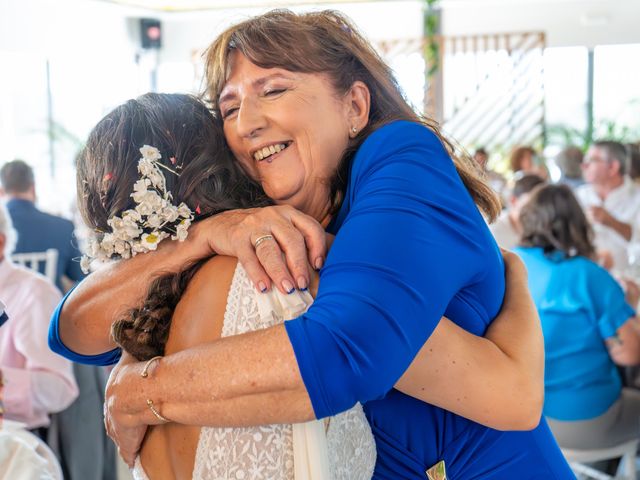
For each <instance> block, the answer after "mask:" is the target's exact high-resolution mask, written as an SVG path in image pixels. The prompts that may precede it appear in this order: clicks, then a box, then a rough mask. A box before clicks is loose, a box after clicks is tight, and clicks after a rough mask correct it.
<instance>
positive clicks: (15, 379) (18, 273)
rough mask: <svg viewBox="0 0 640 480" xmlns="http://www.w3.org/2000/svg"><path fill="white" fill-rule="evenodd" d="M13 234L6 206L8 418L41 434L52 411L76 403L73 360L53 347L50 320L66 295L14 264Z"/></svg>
mask: <svg viewBox="0 0 640 480" xmlns="http://www.w3.org/2000/svg"><path fill="white" fill-rule="evenodd" d="M13 236H14V234H13V228H12V226H11V220H10V219H9V216H8V215H7V212H6V210H5V208H4V207H0V299H2V302H3V303H4V304H5V305H6V314H7V316H8V320H7V321H6V322H5V323H4V324H3V325H2V327H0V370H1V371H2V378H3V381H4V388H3V397H4V398H3V403H4V410H5V417H6V418H7V419H9V420H14V421H17V422H21V423H24V424H26V426H27V428H29V429H31V430H36V431H38V429H42V428H44V427H47V426H48V425H49V414H50V413H52V412H59V411H61V410H64V409H65V408H67V407H68V406H69V405H70V404H71V402H73V400H74V399H75V398H76V397H77V396H78V387H77V386H76V382H75V380H74V377H73V370H72V366H71V362H69V361H68V360H66V359H63V358H62V357H60V356H58V355H56V354H54V353H53V352H52V351H51V350H49V347H48V345H47V332H48V329H49V317H50V316H51V314H52V313H53V311H54V310H55V308H56V306H57V304H58V302H59V301H60V299H61V298H62V295H60V292H59V291H58V289H57V288H56V287H55V286H54V285H53V284H52V283H51V282H49V280H47V279H46V278H45V277H43V276H42V275H40V274H38V273H36V272H32V271H30V270H27V269H24V268H22V267H19V266H16V265H13V264H12V263H11V261H10V260H9V258H8V253H9V246H10V245H12V243H13V241H12V238H13ZM38 433H41V432H38Z"/></svg>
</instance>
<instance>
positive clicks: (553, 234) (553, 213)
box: [520, 184, 595, 259]
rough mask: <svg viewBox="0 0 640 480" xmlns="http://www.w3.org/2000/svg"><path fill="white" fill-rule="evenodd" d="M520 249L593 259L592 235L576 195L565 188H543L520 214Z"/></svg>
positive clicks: (537, 190)
mask: <svg viewBox="0 0 640 480" xmlns="http://www.w3.org/2000/svg"><path fill="white" fill-rule="evenodd" d="M520 223H521V225H522V235H521V242H520V243H521V245H523V246H525V247H542V249H543V250H544V252H545V253H546V254H550V253H553V252H561V253H563V254H564V255H565V256H566V257H575V256H577V255H580V256H583V257H587V258H591V259H593V258H594V255H595V248H594V246H593V231H592V229H591V226H590V225H589V221H588V220H587V217H586V216H585V214H584V211H583V210H582V207H580V204H579V203H578V200H576V197H575V196H574V195H573V192H572V191H571V189H570V188H569V187H567V186H566V185H553V184H552V185H541V186H540V187H537V188H536V189H534V190H533V191H532V193H531V196H530V197H529V200H528V201H527V202H526V203H525V204H524V206H523V207H522V210H520Z"/></svg>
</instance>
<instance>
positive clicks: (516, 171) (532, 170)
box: [509, 146, 549, 180]
mask: <svg viewBox="0 0 640 480" xmlns="http://www.w3.org/2000/svg"><path fill="white" fill-rule="evenodd" d="M509 165H510V167H511V171H512V172H513V175H514V178H515V179H516V180H517V179H518V178H519V177H521V176H522V175H528V174H533V175H538V176H539V177H542V178H543V179H544V180H547V179H548V178H549V172H548V170H547V167H546V166H545V164H544V162H543V161H542V160H541V159H540V157H539V156H538V154H537V153H536V151H535V150H534V149H533V148H532V147H529V146H520V147H516V148H514V149H513V150H512V151H511V155H510V156H509Z"/></svg>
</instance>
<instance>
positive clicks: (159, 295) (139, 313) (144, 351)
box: [111, 259, 207, 361]
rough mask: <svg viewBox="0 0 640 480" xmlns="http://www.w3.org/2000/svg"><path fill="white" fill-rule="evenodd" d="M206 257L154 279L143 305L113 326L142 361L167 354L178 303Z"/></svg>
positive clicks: (114, 332) (116, 337)
mask: <svg viewBox="0 0 640 480" xmlns="http://www.w3.org/2000/svg"><path fill="white" fill-rule="evenodd" d="M206 260H207V259H205V260H200V261H198V262H196V263H193V264H192V265H190V266H188V267H187V268H185V269H184V270H182V271H180V272H177V273H167V274H164V275H162V276H160V277H158V278H156V279H155V280H153V282H152V283H151V285H150V286H149V290H148V292H147V297H146V298H145V299H144V303H143V304H142V306H140V307H135V308H132V309H131V310H129V311H128V312H127V313H126V314H125V315H124V318H122V319H120V320H117V321H116V322H114V323H113V325H112V326H111V335H112V336H113V339H114V341H115V342H116V343H117V344H118V345H120V346H121V347H122V349H123V350H125V351H126V352H127V353H129V354H131V355H133V356H134V357H135V358H136V359H138V360H140V361H142V360H148V359H150V358H153V357H155V356H158V355H164V348H165V345H166V343H167V339H168V338H169V329H170V328H171V319H172V317H173V312H174V310H175V308H176V305H178V302H179V301H180V298H181V297H182V294H183V293H184V291H185V289H186V288H187V285H188V284H189V281H190V280H191V279H192V278H193V276H194V275H195V274H196V272H197V271H198V270H199V269H200V267H201V266H202V265H203V264H204V263H205V262H206Z"/></svg>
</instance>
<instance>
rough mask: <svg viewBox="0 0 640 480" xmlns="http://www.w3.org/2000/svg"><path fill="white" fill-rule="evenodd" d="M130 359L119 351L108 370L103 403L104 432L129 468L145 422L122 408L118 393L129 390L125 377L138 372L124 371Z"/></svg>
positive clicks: (125, 392)
mask: <svg viewBox="0 0 640 480" xmlns="http://www.w3.org/2000/svg"><path fill="white" fill-rule="evenodd" d="M133 362H135V359H133V358H132V357H129V356H126V355H123V358H122V360H120V363H118V364H117V365H116V366H115V367H114V369H113V370H112V371H111V375H110V376H109V381H108V382H107V388H106V392H105V403H104V425H105V428H106V430H107V435H109V437H110V438H111V439H112V440H113V442H114V443H115V444H116V447H117V448H118V454H119V455H120V457H122V459H123V460H124V462H125V463H126V464H127V465H128V466H129V468H133V465H134V463H135V460H136V456H137V455H138V452H139V451H140V446H141V445H142V440H143V439H144V436H145V434H146V433H147V425H146V424H144V423H141V421H140V418H139V416H136V415H133V414H132V413H129V412H127V411H123V409H122V406H123V405H122V403H123V402H122V397H123V396H124V395H127V394H131V393H132V392H131V391H128V389H127V387H126V379H127V377H128V376H129V375H138V374H137V373H135V372H130V371H128V370H129V367H128V365H130V364H132V363H133Z"/></svg>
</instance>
